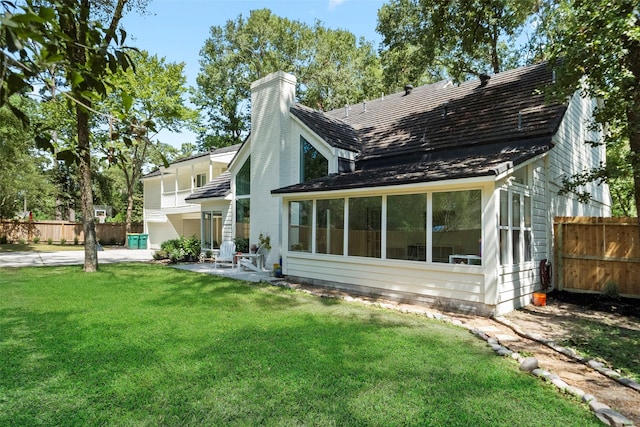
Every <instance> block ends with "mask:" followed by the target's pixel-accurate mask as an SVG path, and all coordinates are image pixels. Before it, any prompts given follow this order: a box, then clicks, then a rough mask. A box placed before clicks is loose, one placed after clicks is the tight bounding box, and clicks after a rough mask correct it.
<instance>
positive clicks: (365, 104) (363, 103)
mask: <svg viewBox="0 0 640 427" xmlns="http://www.w3.org/2000/svg"><path fill="white" fill-rule="evenodd" d="M362 112H363V113H366V112H367V101H363V102H362Z"/></svg>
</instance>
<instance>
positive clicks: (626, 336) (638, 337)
mask: <svg viewBox="0 0 640 427" xmlns="http://www.w3.org/2000/svg"><path fill="white" fill-rule="evenodd" d="M528 314H529V315H530V316H532V317H534V318H537V319H538V320H537V321H538V322H539V323H541V324H548V325H553V324H554V323H558V322H560V323H561V324H562V328H564V329H565V330H566V331H567V332H566V336H564V337H563V338H562V339H559V340H557V344H559V345H562V346H566V347H570V348H573V349H574V350H576V351H578V352H579V353H580V354H582V355H583V356H586V357H589V358H594V359H597V360H601V361H603V362H605V363H607V364H608V365H609V366H610V367H611V368H614V369H619V370H621V371H622V373H623V374H624V375H625V376H629V377H631V378H632V379H634V380H636V381H639V380H640V352H638V348H640V321H638V319H637V318H635V317H628V318H622V317H620V321H619V322H616V321H613V322H612V320H611V318H610V317H603V316H599V315H598V313H597V312H593V314H590V315H589V316H588V317H580V315H579V313H574V312H573V311H571V310H567V311H566V312H563V313H562V312H561V313H560V314H557V313H553V314H551V313H549V314H547V313H541V312H535V311H530V312H528ZM625 322H628V323H631V324H635V325H637V328H632V327H627V326H625Z"/></svg>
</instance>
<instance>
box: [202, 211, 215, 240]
mask: <svg viewBox="0 0 640 427" xmlns="http://www.w3.org/2000/svg"><path fill="white" fill-rule="evenodd" d="M212 218H213V215H212V214H211V212H202V247H203V248H207V249H211V248H212V247H213V244H212V243H213V242H212V241H211V240H212V235H213V231H212V230H211V225H212V224H211V223H212Z"/></svg>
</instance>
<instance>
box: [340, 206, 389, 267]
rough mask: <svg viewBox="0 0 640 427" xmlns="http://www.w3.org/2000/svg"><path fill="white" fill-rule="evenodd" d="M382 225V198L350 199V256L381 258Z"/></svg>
mask: <svg viewBox="0 0 640 427" xmlns="http://www.w3.org/2000/svg"><path fill="white" fill-rule="evenodd" d="M381 223H382V197H354V198H350V199H349V253H348V255H350V256H365V257H373V258H380V256H381V252H382V249H381V248H382V242H381V237H382V230H381Z"/></svg>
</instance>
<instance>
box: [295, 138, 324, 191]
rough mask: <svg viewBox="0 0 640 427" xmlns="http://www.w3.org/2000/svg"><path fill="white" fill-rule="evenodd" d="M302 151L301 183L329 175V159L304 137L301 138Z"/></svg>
mask: <svg viewBox="0 0 640 427" xmlns="http://www.w3.org/2000/svg"><path fill="white" fill-rule="evenodd" d="M300 149H301V153H302V161H301V163H302V167H301V170H300V175H301V177H300V181H302V182H307V181H311V180H312V179H316V178H320V177H323V176H327V175H328V174H329V162H328V161H327V159H325V158H324V156H323V155H322V154H320V152H319V151H318V150H316V149H315V147H314V146H313V145H311V144H310V143H309V142H308V141H307V140H306V139H304V138H303V137H300Z"/></svg>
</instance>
